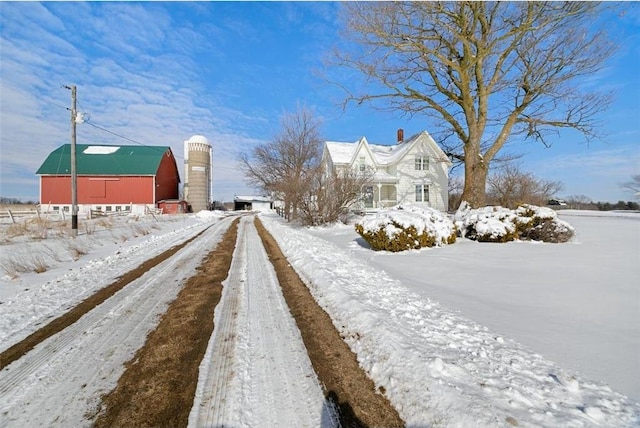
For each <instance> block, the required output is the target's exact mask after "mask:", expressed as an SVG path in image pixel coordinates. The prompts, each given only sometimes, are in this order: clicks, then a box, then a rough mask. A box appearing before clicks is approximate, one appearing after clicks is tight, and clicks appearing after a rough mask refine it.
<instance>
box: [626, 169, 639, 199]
mask: <svg viewBox="0 0 640 428" xmlns="http://www.w3.org/2000/svg"><path fill="white" fill-rule="evenodd" d="M622 188H623V189H626V190H629V191H631V192H633V194H634V195H635V196H636V197H638V194H640V174H637V175H633V176H631V180H630V181H627V182H625V183H622Z"/></svg>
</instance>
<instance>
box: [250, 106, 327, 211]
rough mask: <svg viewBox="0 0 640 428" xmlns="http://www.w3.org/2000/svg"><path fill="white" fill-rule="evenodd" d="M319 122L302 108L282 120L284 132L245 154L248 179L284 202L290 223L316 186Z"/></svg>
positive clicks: (319, 141)
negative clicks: (303, 198)
mask: <svg viewBox="0 0 640 428" xmlns="http://www.w3.org/2000/svg"><path fill="white" fill-rule="evenodd" d="M319 126H320V123H319V121H318V120H317V119H316V118H315V117H314V114H313V112H312V111H310V110H309V109H307V108H305V107H298V108H297V110H296V112H295V113H286V114H285V115H284V116H283V118H282V120H281V131H280V133H279V134H278V135H277V136H276V137H275V138H274V139H273V140H272V141H269V142H267V143H265V144H261V145H258V146H256V147H254V148H253V150H252V152H251V154H246V153H244V154H242V155H241V156H240V159H239V164H240V169H241V170H242V171H243V173H244V174H245V180H246V181H247V182H248V183H250V184H252V185H254V186H256V187H258V188H260V189H262V190H263V191H265V192H267V193H272V192H273V193H278V194H280V195H282V196H283V199H284V211H285V216H286V218H287V219H288V220H291V219H295V218H296V217H297V211H298V204H299V201H300V200H301V198H302V197H303V195H307V194H308V193H309V191H310V188H311V186H312V185H313V181H314V176H315V174H316V173H317V166H318V163H319V158H320V144H321V138H320V133H319Z"/></svg>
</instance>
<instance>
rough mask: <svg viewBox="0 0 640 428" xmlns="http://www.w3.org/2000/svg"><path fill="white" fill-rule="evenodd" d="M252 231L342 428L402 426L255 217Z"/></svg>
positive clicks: (327, 317)
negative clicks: (255, 232)
mask: <svg viewBox="0 0 640 428" xmlns="http://www.w3.org/2000/svg"><path fill="white" fill-rule="evenodd" d="M256 227H257V229H258V232H259V233H260V236H261V238H262V240H263V242H264V245H265V248H266V250H267V253H268V255H269V259H270V260H271V262H272V263H273V265H274V266H275V269H276V272H277V273H278V280H279V282H280V285H281V287H282V291H283V294H284V297H285V299H286V301H287V304H288V305H289V308H290V310H291V314H292V315H293V317H294V318H295V320H296V323H297V325H298V328H299V329H300V333H301V335H302V339H303V341H304V343H305V345H306V347H307V350H308V352H309V358H310V359H311V363H312V364H313V368H314V369H315V371H316V373H317V374H318V377H319V378H320V381H321V382H322V384H323V385H324V387H325V390H326V393H327V396H328V398H329V399H330V401H332V402H333V403H335V404H336V405H337V406H338V407H339V413H340V421H341V423H342V426H345V427H369V426H371V427H399V426H404V422H403V421H402V419H401V418H400V416H399V415H398V412H397V411H396V409H395V408H394V407H393V406H392V405H391V403H390V402H389V400H387V398H386V397H385V396H384V395H383V394H384V390H383V389H382V390H379V391H377V390H376V388H375V385H374V383H373V381H372V380H371V379H370V378H369V377H367V375H366V374H365V372H364V370H363V369H362V368H361V367H360V365H359V364H358V361H357V358H356V355H355V354H354V353H353V352H352V351H351V349H350V348H349V346H348V345H347V344H346V343H345V342H344V340H343V338H342V337H340V333H339V332H338V330H336V328H335V326H334V325H333V322H332V320H331V318H330V317H329V315H328V314H327V313H326V312H325V311H324V310H323V309H322V308H321V307H320V306H319V305H318V303H317V302H316V301H315V299H314V298H313V296H312V295H311V293H310V292H309V289H308V288H307V286H306V285H305V283H304V282H303V281H302V280H301V279H300V277H299V276H298V274H297V273H296V272H295V270H294V269H293V268H292V267H291V265H290V264H289V262H288V261H287V259H286V258H285V256H284V255H283V254H282V251H281V250H280V248H279V247H278V244H277V243H276V241H275V240H274V239H273V237H272V236H271V234H270V233H269V232H268V231H267V230H266V229H265V228H264V226H263V225H262V223H261V222H260V221H259V220H258V219H256Z"/></svg>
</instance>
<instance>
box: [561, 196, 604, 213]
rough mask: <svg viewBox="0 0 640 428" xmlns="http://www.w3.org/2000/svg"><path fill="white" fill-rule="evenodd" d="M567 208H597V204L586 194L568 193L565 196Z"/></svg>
mask: <svg viewBox="0 0 640 428" xmlns="http://www.w3.org/2000/svg"><path fill="white" fill-rule="evenodd" d="M565 202H566V203H567V206H569V208H573V209H576V210H597V209H598V206H597V205H596V204H595V203H594V202H593V201H592V200H591V198H590V197H588V196H586V195H570V196H567V197H566V198H565Z"/></svg>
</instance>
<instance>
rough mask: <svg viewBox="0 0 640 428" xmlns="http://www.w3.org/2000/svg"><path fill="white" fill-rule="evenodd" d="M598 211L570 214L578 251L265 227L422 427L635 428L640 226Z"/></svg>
mask: <svg viewBox="0 0 640 428" xmlns="http://www.w3.org/2000/svg"><path fill="white" fill-rule="evenodd" d="M580 214H581V215H584V214H583V213H580ZM597 215H598V216H599V217H577V216H576V217H572V212H569V211H563V212H562V214H561V216H562V217H564V218H565V219H570V220H571V222H570V223H571V224H573V225H574V227H575V229H576V230H577V236H576V237H575V238H574V240H573V241H571V242H570V243H567V244H541V243H532V242H513V243H509V244H483V243H477V242H472V241H468V240H464V239H461V240H458V242H457V243H456V244H453V245H448V246H445V247H442V248H434V249H423V250H413V251H409V252H403V253H388V252H373V251H371V250H369V249H368V248H366V244H364V242H363V240H362V239H361V238H359V237H358V235H357V234H356V233H355V231H354V230H353V226H334V227H330V228H313V229H310V230H308V229H294V228H291V227H288V226H285V225H283V224H281V223H280V221H278V220H275V219H271V218H269V219H267V218H265V223H266V224H267V225H268V228H269V229H270V230H271V231H272V233H273V235H274V236H276V237H277V239H278V242H279V244H280V245H281V247H282V249H283V252H284V253H285V255H287V257H288V258H289V260H290V262H291V264H292V266H294V268H295V269H296V270H297V271H298V273H299V274H300V275H301V276H302V277H303V278H304V279H305V281H307V282H308V284H309V286H310V289H311V290H312V292H313V294H314V296H315V298H316V300H318V301H319V303H320V304H321V305H322V306H323V308H324V309H325V310H326V311H327V312H328V313H329V314H330V315H331V317H332V319H333V320H334V324H335V325H336V327H337V328H339V329H341V330H342V335H343V336H344V337H346V338H347V340H349V344H350V346H351V347H352V349H353V350H354V351H356V352H357V353H358V356H359V361H360V364H361V365H362V366H363V367H364V368H365V369H366V370H367V371H368V372H369V373H370V374H371V376H372V378H373V379H374V381H375V382H376V383H377V384H378V385H380V386H384V388H385V390H386V391H387V396H388V397H389V398H390V400H391V402H392V403H393V404H394V405H395V406H396V407H397V408H398V410H399V411H400V415H401V417H403V418H404V419H405V421H406V422H407V423H408V424H409V425H412V424H413V425H420V426H422V425H425V424H431V423H434V421H439V423H440V424H442V425H443V426H459V427H464V426H496V425H505V421H506V420H507V418H514V419H515V420H516V421H517V422H518V424H519V426H598V425H605V426H635V425H637V424H639V423H640V406H639V405H638V403H637V401H638V399H639V398H640V387H639V385H638V379H640V373H639V370H638V369H639V368H638V357H639V355H640V343H639V338H640V322H639V318H640V307H639V304H640V300H639V299H638V297H639V294H638V293H639V291H638V289H637V286H636V285H635V282H633V279H634V278H637V274H638V265H637V261H638V260H637V255H638V254H639V252H638V245H639V243H640V216H638V214H631V215H627V216H625V217H617V216H603V215H602V214H600V213H599V214H597ZM579 220H584V221H579ZM318 238H320V239H318ZM436 300H438V301H439V302H438V301H436ZM619 392H623V393H624V394H626V395H628V396H630V397H631V398H627V397H625V396H624V395H622V394H620V393H619Z"/></svg>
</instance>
